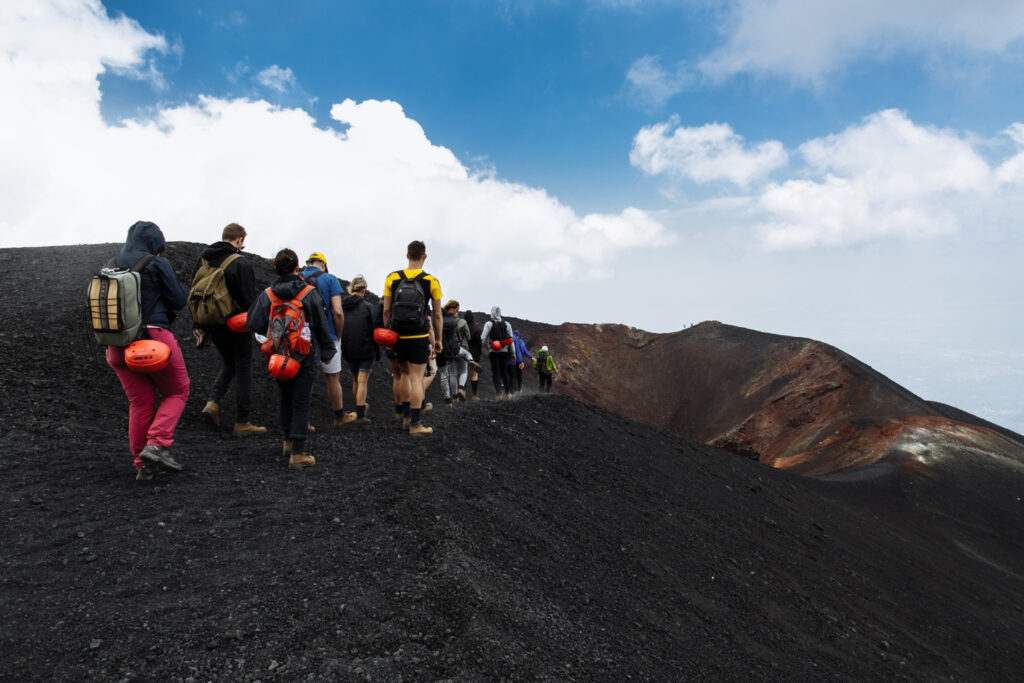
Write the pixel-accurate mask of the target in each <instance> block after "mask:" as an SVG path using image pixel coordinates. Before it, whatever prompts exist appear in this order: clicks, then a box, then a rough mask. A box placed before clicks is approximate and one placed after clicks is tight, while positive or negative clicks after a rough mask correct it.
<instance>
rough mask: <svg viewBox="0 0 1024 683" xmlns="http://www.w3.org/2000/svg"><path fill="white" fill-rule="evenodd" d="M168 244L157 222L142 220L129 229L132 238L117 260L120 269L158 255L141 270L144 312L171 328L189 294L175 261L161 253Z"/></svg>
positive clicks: (159, 324) (149, 319)
mask: <svg viewBox="0 0 1024 683" xmlns="http://www.w3.org/2000/svg"><path fill="white" fill-rule="evenodd" d="M166 246H167V242H166V241H165V240H164V234H163V233H162V232H161V231H160V228H159V226H157V224H156V223H150V222H149V221H139V222H138V223H136V224H135V225H133V226H132V227H130V228H128V239H126V240H125V243H124V247H122V248H121V253H120V254H118V255H117V258H115V259H114V262H115V263H116V264H117V266H118V268H131V267H132V266H134V265H135V264H136V263H138V262H139V260H140V259H141V258H142V257H143V256H145V255H146V254H157V255H158V256H157V257H156V258H154V259H152V260H150V262H149V263H147V264H146V267H145V268H143V269H142V272H141V273H140V276H141V283H142V315H143V320H144V322H146V323H147V324H149V325H156V326H157V327H168V328H169V327H170V326H171V323H173V322H174V318H175V315H174V311H177V310H179V309H181V308H184V306H185V301H186V299H187V295H186V294H185V290H184V289H183V288H182V286H181V283H180V282H178V277H177V276H176V275H175V274H174V268H173V267H172V266H171V262H170V261H168V260H167V259H165V258H164V257H163V256H159V254H162V253H163V251H164V247H166Z"/></svg>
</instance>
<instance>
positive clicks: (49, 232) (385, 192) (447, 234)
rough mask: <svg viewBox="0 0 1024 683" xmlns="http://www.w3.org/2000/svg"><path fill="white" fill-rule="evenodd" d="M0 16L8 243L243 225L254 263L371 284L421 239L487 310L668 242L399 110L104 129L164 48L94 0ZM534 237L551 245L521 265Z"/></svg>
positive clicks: (205, 101)
mask: <svg viewBox="0 0 1024 683" xmlns="http://www.w3.org/2000/svg"><path fill="white" fill-rule="evenodd" d="M0 7H2V8H3V9H0V12H2V14H0V44H3V45H5V48H6V49H5V51H4V52H0V88H2V90H3V92H4V93H5V94H6V95H7V105H6V106H5V107H3V108H2V109H0V158H3V160H4V161H3V164H2V166H0V207H2V209H0V235H2V240H3V242H4V245H5V246H21V245H32V244H60V243H80V242H102V241H120V240H123V239H124V234H125V231H126V229H127V227H128V226H129V225H130V224H131V223H133V222H134V221H136V220H139V219H148V220H153V221H155V222H157V223H158V224H160V225H161V226H162V227H163V228H164V231H165V234H166V235H167V237H168V239H170V240H193V241H200V242H210V241H213V240H215V239H217V237H218V236H219V234H220V229H221V227H223V225H224V224H226V223H228V222H230V221H237V222H240V223H241V224H243V225H245V226H246V227H247V229H248V230H249V233H250V235H249V240H248V243H249V246H250V249H252V250H254V251H256V252H258V253H262V254H273V253H274V252H275V251H276V250H277V249H278V248H280V247H282V246H291V247H293V248H295V249H297V250H299V251H300V252H301V251H307V250H312V249H317V250H319V251H323V252H325V253H326V254H327V255H328V257H329V258H330V259H331V265H332V270H335V271H336V272H337V273H338V274H339V275H340V276H343V277H345V276H350V275H352V274H354V273H356V272H362V273H365V274H366V275H367V277H369V278H371V284H372V280H373V279H374V278H376V277H379V278H380V282H381V283H382V282H383V278H384V276H385V275H386V273H387V272H389V271H390V270H392V269H393V268H395V267H397V266H400V265H403V264H404V254H405V245H406V244H407V243H408V242H409V241H410V240H412V239H423V240H424V241H426V242H427V245H428V253H429V254H430V255H431V261H430V264H433V268H432V269H433V271H434V272H436V273H437V274H438V276H439V277H440V278H441V279H442V283H443V285H445V288H446V293H447V292H448V291H450V290H451V291H452V293H456V292H458V291H462V292H463V295H460V298H465V299H468V300H469V301H470V305H474V306H477V307H486V306H487V305H488V304H489V301H490V296H491V295H492V294H494V293H495V292H499V293H500V292H507V291H509V290H510V289H529V288H537V287H542V286H544V285H546V284H550V283H552V282H556V281H561V280H570V279H577V278H580V277H588V276H595V275H598V276H599V275H601V274H606V273H607V272H608V271H609V270H610V269H612V268H613V267H614V266H613V264H614V262H615V260H616V259H617V258H618V256H619V255H620V254H621V253H622V252H623V250H628V249H636V248H650V247H652V246H656V245H659V244H664V243H666V242H667V241H670V240H671V236H670V235H669V234H668V233H667V232H666V230H665V229H664V228H663V226H662V225H661V224H660V223H659V222H658V221H657V220H655V219H654V218H653V217H651V216H650V215H648V214H647V213H645V212H643V211H640V210H638V209H633V208H626V209H625V210H623V211H621V212H620V213H618V214H613V215H584V216H581V215H578V214H577V213H576V212H575V211H574V210H573V209H572V208H571V207H568V206H566V205H564V204H562V203H560V202H559V201H558V200H557V199H556V198H554V197H552V196H551V195H549V194H548V193H547V192H546V191H544V190H543V189H539V188H533V187H528V186H525V185H521V184H516V183H510V182H505V181H502V180H500V179H499V178H498V177H497V176H496V175H495V174H483V175H478V174H475V173H473V172H471V171H470V170H469V169H467V167H466V166H465V165H464V164H463V163H461V162H460V161H459V159H458V158H456V157H455V155H454V154H452V153H451V152H450V151H449V150H448V149H446V148H444V147H442V146H439V145H436V144H434V143H432V142H431V141H430V139H429V138H428V136H427V134H426V132H425V131H424V130H423V128H422V127H421V126H420V125H419V124H418V123H417V122H416V121H414V120H412V119H410V118H409V117H408V116H406V114H405V112H404V111H403V109H402V107H401V106H400V105H399V104H398V103H396V102H389V101H374V100H369V101H365V102H355V101H353V100H349V99H346V100H344V101H342V102H340V103H338V104H336V105H334V107H333V108H332V109H331V117H332V118H333V119H334V120H336V121H338V122H339V123H342V124H345V132H344V133H342V132H339V131H338V130H332V129H325V128H324V127H322V126H318V125H317V122H316V121H315V120H314V119H313V118H312V117H310V115H309V114H307V113H306V112H304V111H302V110H300V109H290V108H282V107H277V106H274V105H272V104H269V103H268V102H265V101H262V100H254V99H246V98H237V99H224V98H216V97H200V98H198V99H197V100H196V101H194V102H190V103H186V104H182V105H178V106H167V107H162V108H158V109H156V113H155V114H154V116H153V117H152V118H151V119H146V120H142V119H128V120H122V121H120V122H119V123H118V125H113V126H112V125H107V124H106V123H105V122H104V120H103V118H102V116H101V115H100V101H101V93H100V89H99V84H98V76H99V75H100V74H101V73H103V71H104V70H105V69H107V68H111V67H112V66H113V65H117V66H119V67H121V68H126V69H130V68H134V67H136V66H138V65H140V64H144V63H145V59H146V54H147V51H149V50H153V49H159V48H160V47H161V46H163V45H164V43H163V40H162V38H160V37H158V36H153V35H150V34H148V33H146V32H145V31H144V30H142V29H141V28H140V27H139V26H138V24H136V23H135V22H132V21H131V20H128V19H125V18H120V19H111V18H109V17H107V16H106V14H105V12H104V11H103V9H102V7H101V6H99V5H98V3H96V2H79V3H70V2H37V3H28V5H27V8H28V9H26V10H25V11H13V10H12V9H11V8H10V3H0ZM282 71H284V70H282ZM523 234H529V235H530V236H531V239H532V240H533V241H534V243H535V242H536V241H537V240H540V239H543V240H544V242H545V244H546V249H544V250H540V249H532V248H531V249H530V250H529V252H528V254H524V255H523V256H522V258H520V259H515V258H511V259H510V258H509V255H510V245H512V244H515V243H516V240H517V239H519V238H520V237H521V236H522V235H523ZM523 263H527V264H528V266H527V268H526V272H525V273H524V272H523V269H522V268H521V266H522V264H523ZM502 264H507V267H506V266H503V265H502ZM429 267H430V266H429V265H428V268H429ZM506 268H507V269H506ZM469 291H472V293H473V295H472V296H470V295H468V292H469ZM484 297H487V298H486V299H485V298H484ZM476 298H479V299H480V300H479V301H474V299H476Z"/></svg>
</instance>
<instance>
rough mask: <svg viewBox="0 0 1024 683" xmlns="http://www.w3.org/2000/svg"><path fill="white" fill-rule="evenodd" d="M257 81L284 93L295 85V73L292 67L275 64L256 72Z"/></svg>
mask: <svg viewBox="0 0 1024 683" xmlns="http://www.w3.org/2000/svg"><path fill="white" fill-rule="evenodd" d="M256 81H257V82H258V83H259V84H260V85H263V86H266V87H268V88H271V89H273V90H276V91H277V92H282V93H283V92H287V91H288V90H289V89H291V88H293V87H295V74H294V73H292V70H291V69H288V68H281V67H279V66H278V65H277V64H273V65H271V66H268V67H267V68H266V69H264V70H263V71H260V72H259V73H258V74H256Z"/></svg>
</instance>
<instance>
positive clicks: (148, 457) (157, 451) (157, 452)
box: [139, 443, 185, 472]
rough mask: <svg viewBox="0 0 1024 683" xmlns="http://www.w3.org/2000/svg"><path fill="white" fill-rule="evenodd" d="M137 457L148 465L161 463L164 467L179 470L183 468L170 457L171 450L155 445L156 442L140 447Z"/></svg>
mask: <svg viewBox="0 0 1024 683" xmlns="http://www.w3.org/2000/svg"><path fill="white" fill-rule="evenodd" d="M139 457H140V458H141V459H143V460H145V461H146V462H148V463H149V464H150V465H157V464H159V465H161V466H163V467H164V468H166V469H169V470H173V471H175V472H180V471H182V470H183V469H185V468H184V467H183V466H182V464H181V463H179V462H178V461H177V460H175V459H174V458H172V457H171V450H170V449H169V448H164V447H163V446H157V445H156V444H152V443H151V444H149V445H148V446H146V447H145V448H143V449H142V452H141V453H139Z"/></svg>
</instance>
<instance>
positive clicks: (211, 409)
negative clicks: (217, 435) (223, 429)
mask: <svg viewBox="0 0 1024 683" xmlns="http://www.w3.org/2000/svg"><path fill="white" fill-rule="evenodd" d="M203 417H205V418H206V421H207V422H208V423H210V426H211V427H220V406H219V405H217V403H216V402H214V401H207V402H206V405H205V406H203Z"/></svg>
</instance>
